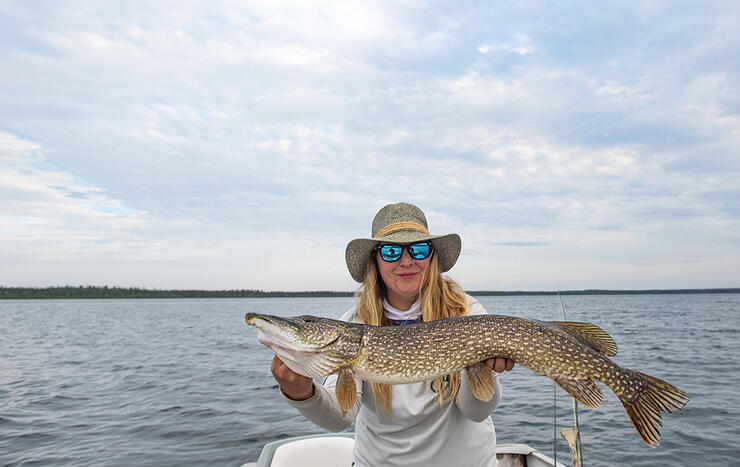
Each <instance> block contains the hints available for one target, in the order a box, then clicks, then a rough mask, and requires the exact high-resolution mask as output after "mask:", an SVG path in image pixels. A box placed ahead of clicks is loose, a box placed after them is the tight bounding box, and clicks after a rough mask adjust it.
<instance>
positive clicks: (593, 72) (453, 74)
mask: <svg viewBox="0 0 740 467" xmlns="http://www.w3.org/2000/svg"><path fill="white" fill-rule="evenodd" d="M0 68H1V69H2V71H0V285H5V286H51V285H67V284H69V285H80V284H82V285H88V284H89V285H111V286H114V285H115V286H125V287H129V286H137V287H148V288H204V289H222V288H228V289H230V288H259V289H266V290H352V289H354V288H355V287H356V284H355V282H354V281H353V280H352V279H351V278H350V276H349V273H348V272H347V269H346V266H345V263H344V249H345V247H346V244H347V243H348V242H349V241H350V240H351V239H353V238H357V237H368V236H369V235H370V223H371V221H372V218H373V216H374V215H375V213H376V212H377V211H378V209H380V208H381V207H382V206H383V205H385V204H387V203H391V202H398V201H407V202H411V203H414V204H417V205H418V206H419V207H421V208H422V209H423V210H424V211H425V213H426V214H427V219H428V221H429V225H430V230H431V231H432V232H433V233H440V234H441V233H449V232H458V233H459V234H460V235H461V237H462V240H463V251H462V255H461V257H460V259H459V261H458V263H457V265H456V266H455V267H454V268H453V269H452V271H450V275H451V276H452V277H453V278H455V279H457V280H458V281H459V282H461V283H462V285H463V286H464V287H465V288H466V289H469V290H481V289H488V290H515V289H516V290H540V289H547V290H554V289H555V288H556V287H558V288H560V289H561V290H563V289H583V288H612V289H619V288H636V289H647V288H683V287H697V288H704V287H731V286H734V287H737V286H740V181H739V180H740V3H738V2H737V1H736V0H730V1H711V2H693V1H663V2H661V1H615V2H582V3H579V2H560V1H555V2H545V1H516V2H514V1H512V2H504V1H477V2H429V1H418V2H395V1H394V2H366V1H363V2H354V1H341V2H335V1H326V2H308V1H307V2H295V1H285V2H280V1H274V0H269V1H267V0H266V1H262V2H250V1H246V2H245V1H233V2H231V1H209V2H188V1H176V2H175V1H172V2H166V1H156V2H148V1H146V2H145V1H127V2H97V1H63V2H62V1H48V2H44V1H25V0H23V1H0Z"/></svg>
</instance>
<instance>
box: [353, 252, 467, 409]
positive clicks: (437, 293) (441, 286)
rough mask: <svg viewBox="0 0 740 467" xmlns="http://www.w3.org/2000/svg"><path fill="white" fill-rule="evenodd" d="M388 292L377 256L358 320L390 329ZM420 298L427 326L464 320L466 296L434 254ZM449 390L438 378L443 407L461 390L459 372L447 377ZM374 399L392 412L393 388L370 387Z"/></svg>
mask: <svg viewBox="0 0 740 467" xmlns="http://www.w3.org/2000/svg"><path fill="white" fill-rule="evenodd" d="M386 293H387V291H386V288H385V284H384V283H383V281H382V279H381V278H380V273H379V271H378V266H377V264H376V259H375V253H373V254H372V255H371V257H370V258H369V260H368V262H367V265H366V266H365V280H364V281H363V283H362V286H361V287H360V288H359V289H358V290H357V292H355V299H356V301H357V308H356V316H357V318H358V320H359V321H360V322H362V323H365V324H370V325H373V326H388V325H390V323H389V321H388V319H387V318H386V317H385V311H384V310H383V299H384V298H386ZM419 296H420V297H421V309H422V317H423V320H424V321H425V322H428V321H435V320H438V319H445V318H452V317H454V316H465V315H467V314H468V306H467V302H466V299H465V292H464V291H463V289H462V287H460V285H458V283H457V282H455V281H454V280H452V279H450V278H448V277H443V276H442V272H441V269H440V267H439V261H438V259H437V255H435V254H434V252H432V256H431V258H430V260H429V265H428V266H427V268H426V270H425V272H424V277H422V280H421V285H420V288H419ZM447 378H448V380H449V386H448V387H447V389H446V390H445V391H443V390H442V387H443V381H444V379H445V377H438V378H436V379H435V380H434V382H433V383H432V385H433V387H434V390H435V392H436V393H437V396H438V398H439V405H440V406H442V405H444V404H447V403H449V402H451V401H452V400H453V399H454V398H455V396H456V395H457V391H458V390H459V389H460V372H455V373H452V374H450V375H447ZM370 388H371V390H372V393H373V398H374V399H375V405H376V406H380V407H383V409H384V410H385V412H386V413H390V411H391V401H392V399H393V386H391V385H389V384H380V383H370Z"/></svg>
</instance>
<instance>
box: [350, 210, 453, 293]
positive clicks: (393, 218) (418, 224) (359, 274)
mask: <svg viewBox="0 0 740 467" xmlns="http://www.w3.org/2000/svg"><path fill="white" fill-rule="evenodd" d="M371 236H372V238H356V239H354V240H352V241H351V242H349V244H348V245H347V250H346V251H345V255H344V256H345V259H346V260H347V269H349V273H350V275H351V276H352V278H353V279H354V280H355V281H357V282H363V281H364V279H365V267H366V266H367V262H368V261H369V260H370V255H371V254H372V252H373V249H374V248H375V246H376V245H377V244H379V243H398V244H402V245H406V244H410V243H416V242H424V241H431V242H432V245H433V248H434V254H436V255H437V257H438V258H439V265H440V268H441V269H442V272H447V271H449V270H450V269H452V266H454V265H455V262H456V261H457V258H458V257H459V256H460V249H461V248H462V242H461V241H460V236H459V235H458V234H456V233H451V234H446V235H432V234H430V233H429V227H428V225H427V219H426V216H424V213H423V212H422V211H421V209H419V208H418V207H416V206H414V205H413V204H409V203H396V204H388V205H385V206H383V208H382V209H381V210H380V211H378V213H377V214H376V215H375V219H373V226H372V232H371Z"/></svg>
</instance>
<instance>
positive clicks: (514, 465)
mask: <svg viewBox="0 0 740 467" xmlns="http://www.w3.org/2000/svg"><path fill="white" fill-rule="evenodd" d="M353 445H354V433H327V434H318V435H307V436H296V437H292V438H285V439H281V440H277V441H273V442H270V443H267V444H266V445H265V446H264V447H263V448H262V453H261V454H260V457H259V459H258V460H257V461H256V462H247V463H245V464H242V467H288V466H290V467H294V466H303V467H319V466H321V467H333V466H344V467H350V466H351V465H352V447H353ZM564 454H565V455H567V453H564ZM496 458H497V459H498V467H518V466H527V467H565V466H564V465H563V464H561V463H560V462H558V463H557V464H556V463H555V461H554V460H553V459H552V458H550V457H548V456H546V455H545V454H543V453H541V452H540V451H538V450H536V449H534V448H532V447H530V446H528V445H526V444H499V445H497V446H496Z"/></svg>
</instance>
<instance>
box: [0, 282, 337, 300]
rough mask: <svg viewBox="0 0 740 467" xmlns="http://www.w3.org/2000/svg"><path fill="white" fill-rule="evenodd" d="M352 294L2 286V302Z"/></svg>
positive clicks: (0, 291)
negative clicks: (6, 300)
mask: <svg viewBox="0 0 740 467" xmlns="http://www.w3.org/2000/svg"><path fill="white" fill-rule="evenodd" d="M351 296H352V292H334V291H306V292H281V291H264V290H257V289H238V290H237V289H232V290H177V289H175V290H159V289H142V288H138V287H128V288H126V287H108V286H107V285H105V286H102V287H101V286H92V285H87V286H82V285H80V286H63V287H43V288H39V287H0V299H12V300H19V299H62V298H273V297H351Z"/></svg>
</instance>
